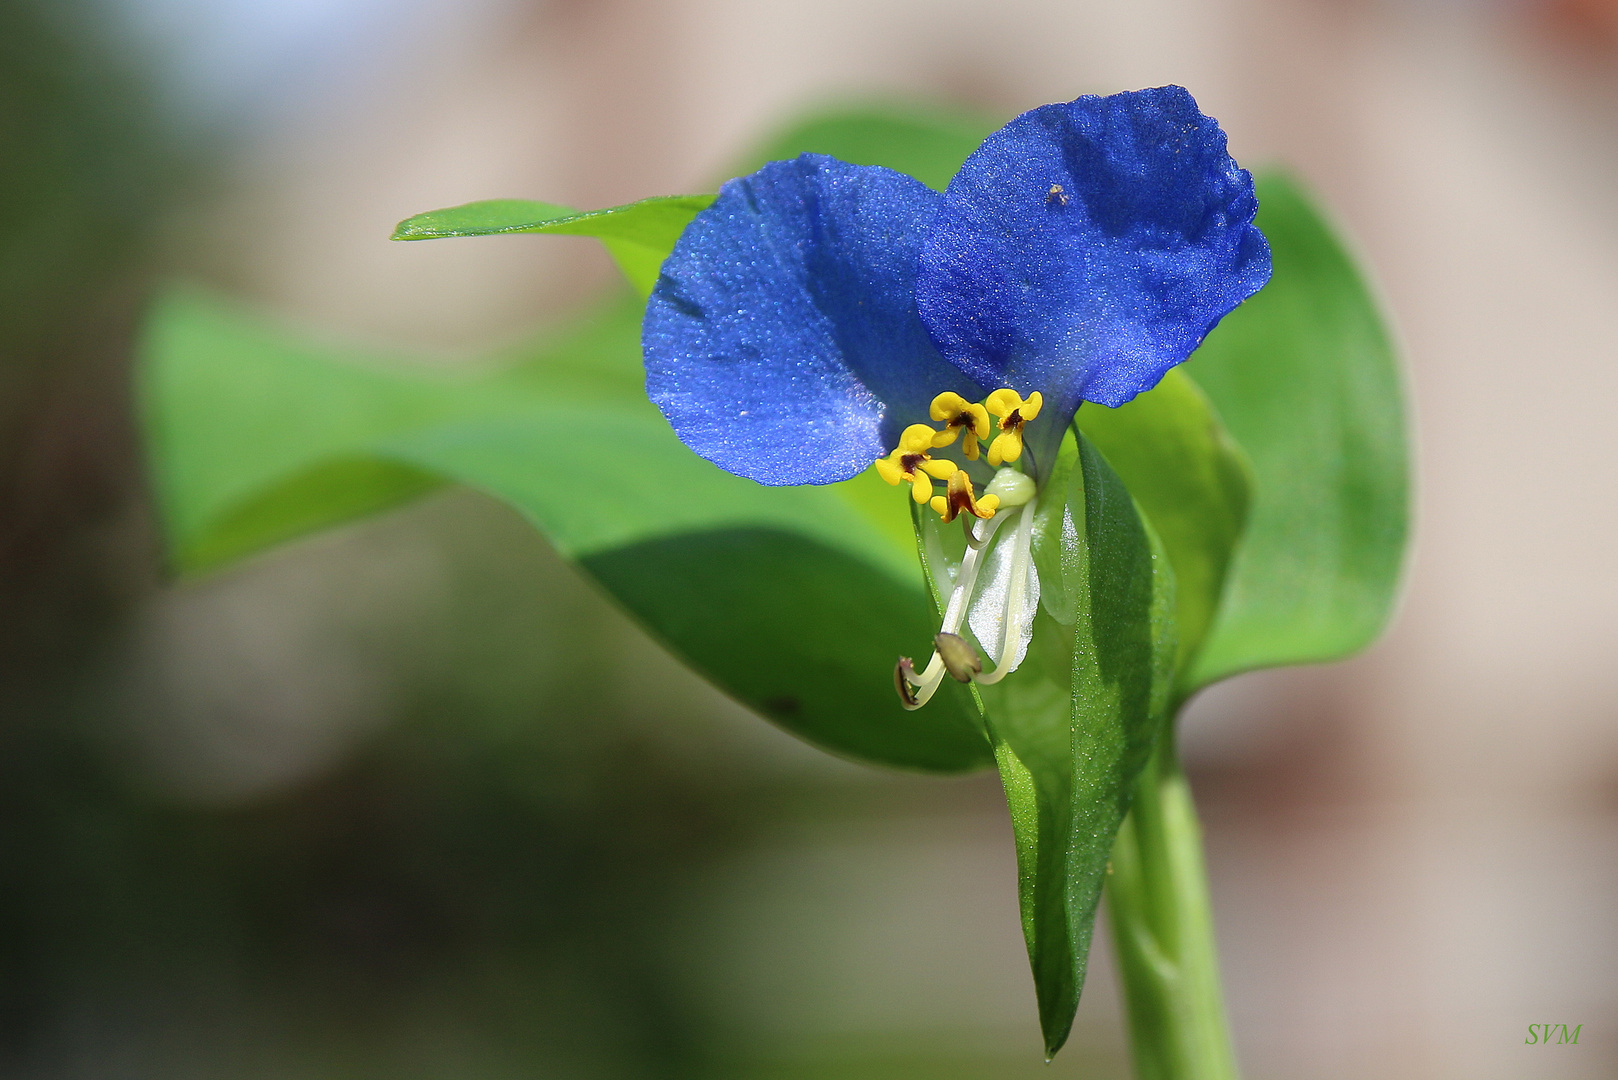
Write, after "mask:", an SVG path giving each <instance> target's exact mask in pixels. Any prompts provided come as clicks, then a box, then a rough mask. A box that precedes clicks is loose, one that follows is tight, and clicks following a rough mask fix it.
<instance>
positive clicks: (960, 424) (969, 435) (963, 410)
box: [928, 390, 989, 461]
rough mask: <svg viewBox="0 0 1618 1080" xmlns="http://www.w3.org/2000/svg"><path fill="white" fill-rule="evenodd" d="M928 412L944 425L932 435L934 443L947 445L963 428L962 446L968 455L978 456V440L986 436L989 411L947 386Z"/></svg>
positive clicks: (972, 457)
mask: <svg viewBox="0 0 1618 1080" xmlns="http://www.w3.org/2000/svg"><path fill="white" fill-rule="evenodd" d="M928 415H929V416H931V417H932V418H933V419H934V420H936V421H938V422H939V423H942V424H943V425H944V430H943V431H940V432H939V433H938V434H936V435H934V436H933V445H934V446H948V445H949V444H950V443H952V442H954V441H955V437H956V436H957V435H959V434H961V433H963V432H964V433H965V435H966V437H965V438H964V439H963V440H962V441H961V449H962V451H964V452H965V454H966V456H967V457H968V458H969V459H971V460H973V461H976V460H977V456H978V442H979V441H980V440H983V439H987V438H988V437H989V413H988V411H987V410H986V409H984V407H983V406H982V405H977V404H974V403H973V402H970V401H968V400H966V399H965V398H963V397H962V396H961V395H959V394H957V393H953V392H951V391H948V390H946V391H944V392H943V393H942V394H939V395H938V396H937V397H935V398H933V403H932V406H931V408H929V409H928Z"/></svg>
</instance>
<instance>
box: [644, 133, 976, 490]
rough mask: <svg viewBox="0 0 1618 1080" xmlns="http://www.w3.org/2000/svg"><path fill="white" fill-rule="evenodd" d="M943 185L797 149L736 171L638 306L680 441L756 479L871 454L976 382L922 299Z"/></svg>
mask: <svg viewBox="0 0 1618 1080" xmlns="http://www.w3.org/2000/svg"><path fill="white" fill-rule="evenodd" d="M938 198H939V196H938V195H937V193H935V192H933V191H932V190H930V189H928V188H927V187H925V186H923V185H922V184H921V183H919V182H918V181H916V180H913V179H911V178H910V177H908V176H905V175H904V174H902V173H897V172H894V171H892V170H891V169H882V168H875V167H870V166H861V165H849V164H847V163H845V162H841V161H838V160H836V159H835V158H830V157H825V156H822V155H817V154H805V155H803V156H802V157H799V158H798V159H796V160H794V161H777V162H772V163H770V164H769V165H766V166H765V167H764V168H762V169H760V170H759V171H758V172H756V173H753V174H752V175H751V176H744V177H739V178H737V179H735V180H731V181H730V182H729V183H727V184H725V186H724V187H723V188H722V189H721V190H720V193H719V198H718V200H717V201H716V202H714V204H713V205H712V206H711V207H709V208H708V209H707V210H704V211H703V212H702V213H701V214H699V215H698V216H697V218H696V220H694V221H693V222H692V223H691V225H690V227H689V228H687V229H686V231H685V233H684V234H683V235H682V236H681V237H680V241H679V243H678V244H677V245H676V246H675V248H674V252H673V254H671V255H670V256H669V258H668V260H667V261H666V262H665V263H664V265H663V274H662V277H661V278H660V279H659V280H658V283H657V287H656V288H655V289H654V290H653V291H652V296H651V300H650V301H649V302H648V304H647V307H646V321H645V323H644V326H643V331H642V345H643V346H644V352H645V357H646V390H647V393H648V394H649V395H650V397H651V399H652V400H653V401H654V402H656V403H657V405H658V407H659V408H661V409H662V410H663V414H664V415H665V416H667V417H668V419H669V423H670V424H672V425H673V427H674V430H675V432H676V433H678V434H679V436H680V438H681V439H682V440H683V441H684V442H685V444H686V445H687V446H689V447H691V449H693V450H695V451H696V452H697V453H698V454H701V455H702V456H703V457H705V458H707V459H708V460H710V461H712V462H713V463H714V464H716V465H718V466H719V467H721V468H723V469H726V470H728V471H730V472H733V473H737V474H739V475H741V476H746V477H749V478H751V479H753V480H757V481H758V482H759V483H762V484H826V483H831V482H833V481H837V480H845V479H847V478H849V477H851V476H854V475H856V474H858V473H860V472H861V471H863V470H864V469H866V468H868V467H869V466H870V464H871V462H873V461H875V460H876V459H877V458H879V457H882V456H883V455H884V454H886V453H887V452H888V451H889V450H891V449H892V448H893V447H894V446H895V445H897V443H898V437H899V433H900V432H901V431H902V430H903V429H904V428H905V426H906V425H908V424H912V423H917V422H924V421H926V419H927V410H928V404H929V403H930V402H931V401H932V399H933V397H934V396H936V395H937V394H939V393H941V392H943V391H945V390H955V391H960V392H964V393H967V394H971V393H974V392H978V388H977V387H975V386H974V385H973V384H972V382H971V380H969V379H967V378H966V377H965V376H963V375H962V374H961V372H960V370H958V369H957V368H954V367H952V366H951V365H949V364H948V363H946V362H945V361H944V359H943V358H942V357H941V356H939V354H938V351H937V349H936V348H935V347H934V346H933V344H932V342H931V340H930V339H929V338H928V335H927V332H926V330H925V329H924V328H923V327H922V325H921V321H920V319H919V318H918V317H917V315H916V310H915V294H914V289H915V274H916V260H917V253H918V251H919V249H920V244H921V238H922V235H923V230H924V229H925V227H926V225H927V223H928V222H929V221H930V220H931V218H932V214H933V209H934V207H935V205H936V203H937V200H938Z"/></svg>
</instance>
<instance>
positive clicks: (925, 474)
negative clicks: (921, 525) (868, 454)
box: [876, 424, 956, 503]
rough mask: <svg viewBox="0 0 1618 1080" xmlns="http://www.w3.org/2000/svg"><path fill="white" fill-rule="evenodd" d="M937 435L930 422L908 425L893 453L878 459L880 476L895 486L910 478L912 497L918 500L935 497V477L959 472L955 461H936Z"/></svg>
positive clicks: (941, 478) (877, 468) (877, 467)
mask: <svg viewBox="0 0 1618 1080" xmlns="http://www.w3.org/2000/svg"><path fill="white" fill-rule="evenodd" d="M937 434H938V432H936V431H934V430H933V429H932V428H930V427H928V426H927V425H926V424H911V425H910V426H909V427H907V428H905V429H904V431H903V432H902V433H901V434H900V436H899V445H898V447H897V448H896V449H895V450H894V451H893V453H891V454H889V455H888V456H887V457H885V458H879V459H877V463H876V471H877V475H878V476H880V477H882V479H884V480H886V481H887V482H888V483H890V484H892V485H894V486H895V487H897V486H898V485H899V483H900V482H901V481H905V480H908V481H910V497H911V498H912V499H915V500H916V501H917V502H918V503H924V502H926V501H927V500H928V499H930V498H932V494H933V482H932V479H931V477H937V478H938V479H940V480H948V479H949V478H950V476H951V475H953V474H954V473H955V471H956V467H955V463H954V462H953V461H941V460H940V461H935V460H933V457H932V449H933V437H934V436H936V435H937Z"/></svg>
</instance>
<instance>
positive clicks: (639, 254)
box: [393, 195, 714, 296]
mask: <svg viewBox="0 0 1618 1080" xmlns="http://www.w3.org/2000/svg"><path fill="white" fill-rule="evenodd" d="M713 201H714V196H712V195H659V196H656V197H654V198H650V199H642V200H640V201H639V202H633V203H628V204H626V205H624V206H610V207H607V208H606V209H603V210H585V211H582V212H580V211H578V210H574V209H572V208H570V207H566V206H558V205H556V204H555V203H545V202H529V201H526V200H523V199H486V200H484V201H482V202H473V203H467V204H465V205H464V206H452V207H449V208H448V209H445V210H430V211H428V212H427V213H425V214H417V215H416V216H414V217H411V218H406V219H405V220H404V221H401V222H399V224H398V225H397V226H396V227H395V228H394V230H393V239H395V240H442V239H445V238H447V237H452V236H500V235H504V234H508V233H553V234H556V235H561V236H594V237H596V238H597V239H599V240H600V241H601V242H602V243H603V244H605V245H606V247H607V250H608V251H609V252H611V253H612V257H613V258H614V259H616V260H617V262H618V266H619V267H620V268H621V269H622V270H623V272H624V275H625V276H626V277H628V278H629V282H630V284H631V285H633V286H634V287H635V288H636V290H637V291H639V292H640V294H641V295H642V296H647V295H650V293H651V291H652V286H653V285H656V284H657V275H658V271H659V270H660V269H661V268H662V266H663V260H664V259H666V258H668V255H669V252H670V251H672V250H674V242H675V241H676V240H678V239H679V238H680V233H682V232H684V231H685V227H686V226H687V225H689V224H690V223H691V219H692V218H694V217H696V216H697V215H698V214H699V213H701V212H702V211H703V210H704V209H705V208H706V207H707V206H708V205H709V204H710V203H712V202H713Z"/></svg>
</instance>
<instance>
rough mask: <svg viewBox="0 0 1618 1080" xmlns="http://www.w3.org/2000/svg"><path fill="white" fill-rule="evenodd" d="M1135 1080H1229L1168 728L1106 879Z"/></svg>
mask: <svg viewBox="0 0 1618 1080" xmlns="http://www.w3.org/2000/svg"><path fill="white" fill-rule="evenodd" d="M1107 903H1108V911H1109V913H1110V915H1111V918H1112V936H1113V945H1114V947H1115V949H1116V950H1117V955H1118V968H1119V971H1120V973H1121V975H1122V978H1123V987H1124V1000H1125V1006H1126V1008H1127V1010H1128V1013H1129V1033H1130V1040H1131V1042H1132V1043H1133V1045H1134V1051H1135V1076H1136V1078H1137V1080H1237V1072H1236V1060H1235V1058H1234V1056H1232V1054H1231V1049H1230V1035H1229V1033H1228V1030H1227V1028H1226V1022H1225V1006H1224V1001H1223V998H1222V996H1221V994H1220V990H1219V958H1218V954H1217V951H1216V949H1215V948H1214V936H1213V916H1212V913H1211V912H1210V910H1209V905H1208V879H1207V873H1206V871H1205V870H1204V868H1203V862H1202V829H1201V827H1200V826H1199V825H1198V823H1197V810H1196V807H1195V805H1193V803H1192V801H1191V789H1190V787H1189V786H1188V785H1187V784H1186V781H1185V774H1184V773H1182V772H1181V771H1180V763H1179V759H1178V757H1177V755H1176V754H1175V751H1174V740H1173V732H1172V729H1171V730H1170V731H1169V732H1167V733H1165V735H1164V738H1163V740H1162V741H1161V742H1160V744H1159V746H1158V749H1157V752H1156V753H1154V754H1153V755H1152V760H1151V761H1150V762H1149V763H1148V764H1147V766H1146V769H1145V771H1144V772H1142V773H1141V778H1140V782H1139V786H1138V787H1137V789H1136V791H1135V801H1134V804H1133V806H1132V807H1131V809H1130V812H1129V816H1128V817H1127V818H1126V819H1125V820H1124V824H1123V828H1122V829H1120V830H1119V833H1118V841H1117V843H1116V844H1115V845H1114V846H1113V852H1112V869H1111V876H1109V877H1108V878H1107Z"/></svg>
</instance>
